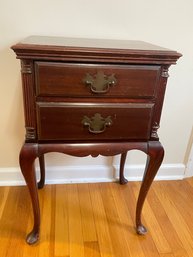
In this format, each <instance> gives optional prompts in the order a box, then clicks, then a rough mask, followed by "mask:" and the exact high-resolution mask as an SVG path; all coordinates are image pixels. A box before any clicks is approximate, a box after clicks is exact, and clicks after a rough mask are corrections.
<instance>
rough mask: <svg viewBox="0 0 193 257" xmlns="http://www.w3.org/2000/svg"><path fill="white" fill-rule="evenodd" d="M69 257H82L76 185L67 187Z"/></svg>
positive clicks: (80, 225)
mask: <svg viewBox="0 0 193 257" xmlns="http://www.w3.org/2000/svg"><path fill="white" fill-rule="evenodd" d="M67 190H68V193H69V195H68V217H69V242H70V257H77V256H79V257H84V242H83V234H82V221H81V212H80V204H79V197H78V189H77V185H75V184H73V185H67Z"/></svg>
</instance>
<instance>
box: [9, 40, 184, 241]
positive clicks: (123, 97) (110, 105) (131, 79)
mask: <svg viewBox="0 0 193 257" xmlns="http://www.w3.org/2000/svg"><path fill="white" fill-rule="evenodd" d="M12 49H13V50H14V51H15V53H16V55H17V58H18V59H20V60H21V74H22V85H23V100H24V111H25V128H26V138H25V143H24V145H23V147H22V149H21V152H20V167H21V171H22V173H23V176H24V178H25V181H26V183H27V186H28V188H29V192H30V196H31V201H32V207H33V214H34V227H33V229H32V231H31V232H30V234H29V235H28V236H27V242H28V243H29V244H33V243H35V242H36V241H37V240H38V238H39V229H40V209H39V200H38V192H37V188H42V187H43V186H44V181H45V165H44V154H45V153H48V152H60V153H65V154H69V155H73V156H79V157H81V156H88V155H91V156H93V157H96V156H98V155H99V154H100V155H103V156H113V155H117V154H121V161H120V183H121V184H125V183H127V180H126V179H125V177H124V163H125V160H126V155H127V152H128V151H129V150H132V149H137V150H140V151H143V152H145V153H146V154H147V164H146V169H145V173H144V178H143V182H142V185H141V189H140V192H139V197H138V201H137V208H136V230H137V233H138V234H145V233H146V228H145V227H144V226H143V224H142V222H141V212H142V207H143V203H144V200H145V198H146V195H147V192H148V190H149V188H150V186H151V183H152V181H153V179H154V177H155V175H156V173H157V171H158V169H159V167H160V165H161V163H162V160H163V156H164V149H163V147H162V145H161V143H160V142H159V138H158V134H157V130H158V128H159V123H160V117H161V111H162V105H163V100H164V93H165V88H166V82H167V78H168V76H169V75H168V68H169V66H170V65H171V64H175V63H176V61H177V59H178V58H179V57H180V56H181V54H179V53H177V52H175V51H171V50H168V49H165V48H161V47H158V46H155V45H151V44H149V43H145V42H141V41H123V40H99V39H95V40H94V39H74V38H57V37H38V36H32V37H29V38H27V39H25V40H23V41H22V42H20V43H18V44H16V45H14V46H12ZM36 158H39V161H40V170H41V179H40V181H39V182H38V183H37V181H36V177H35V170H34V160H35V159H36Z"/></svg>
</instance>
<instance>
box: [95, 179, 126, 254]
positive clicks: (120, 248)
mask: <svg viewBox="0 0 193 257" xmlns="http://www.w3.org/2000/svg"><path fill="white" fill-rule="evenodd" d="M100 190H101V195H102V199H103V205H104V208H105V212H106V217H107V222H108V226H109V232H110V237H111V241H112V242H113V251H114V254H115V256H116V257H123V256H128V257H129V256H130V253H129V249H128V248H127V243H126V240H125V237H124V233H123V232H122V226H121V221H120V219H119V216H118V213H117V209H116V207H115V202H114V198H113V195H112V192H111V188H110V185H109V183H103V184H100Z"/></svg>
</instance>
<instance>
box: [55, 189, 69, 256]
mask: <svg viewBox="0 0 193 257" xmlns="http://www.w3.org/2000/svg"><path fill="white" fill-rule="evenodd" d="M55 201H56V207H55V245H54V248H55V255H56V256H58V257H59V256H60V257H62V256H69V255H70V248H69V216H68V190H67V187H66V185H57V186H56V200H55Z"/></svg>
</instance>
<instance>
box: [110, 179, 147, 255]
mask: <svg viewBox="0 0 193 257" xmlns="http://www.w3.org/2000/svg"><path fill="white" fill-rule="evenodd" d="M109 185H110V188H111V192H112V195H113V198H114V202H115V208H116V209H117V213H118V216H119V219H120V226H121V229H122V230H121V231H120V233H121V234H123V235H124V237H125V240H126V246H127V248H128V252H129V254H128V256H129V255H130V256H135V257H145V254H144V253H143V250H142V248H141V244H140V240H139V236H138V235H137V234H136V231H135V229H134V226H133V221H132V219H131V216H130V213H129V211H128V206H127V205H126V203H125V199H124V197H122V195H121V194H122V193H121V190H120V188H121V186H120V185H119V184H117V183H111V184H109ZM123 187H124V186H123Z"/></svg>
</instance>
